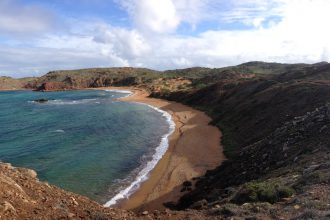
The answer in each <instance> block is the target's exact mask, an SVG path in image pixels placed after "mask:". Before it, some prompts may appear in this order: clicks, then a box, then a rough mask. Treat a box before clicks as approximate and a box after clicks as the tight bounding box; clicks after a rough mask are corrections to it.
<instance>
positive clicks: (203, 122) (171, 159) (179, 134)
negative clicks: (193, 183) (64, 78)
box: [95, 87, 225, 211]
mask: <svg viewBox="0 0 330 220" xmlns="http://www.w3.org/2000/svg"><path fill="white" fill-rule="evenodd" d="M95 89H97V90H113V91H116V90H117V91H122V90H124V91H125V90H126V91H131V92H132V94H131V95H129V96H126V97H123V98H120V101H127V102H138V103H144V104H147V105H150V106H153V107H156V108H159V109H160V110H163V111H166V112H168V113H169V114H170V115H171V116H172V120H173V121H174V123H175V130H174V132H173V133H172V134H171V135H170V136H169V140H168V143H169V146H168V149H167V151H166V152H165V154H164V155H163V157H162V158H161V159H160V160H159V161H158V163H157V164H156V166H155V167H154V169H153V170H151V172H150V173H149V176H148V179H147V180H145V181H144V182H142V183H141V185H140V187H139V189H137V191H135V192H134V193H133V194H132V195H130V197H129V198H128V199H123V200H120V201H119V202H118V203H117V204H115V205H114V206H112V207H117V208H122V209H128V210H135V211H145V210H148V211H152V210H155V209H158V210H163V209H165V206H164V205H163V204H164V203H166V202H176V201H177V200H178V199H179V198H180V197H181V196H182V195H184V193H185V192H181V190H182V183H183V182H184V181H189V180H191V179H193V178H195V177H199V176H202V175H204V174H205V172H206V171H207V170H211V169H214V168H216V167H217V166H219V165H220V164H221V163H222V161H224V160H225V156H224V154H223V147H222V146H221V144H220V143H221V142H220V140H221V136H222V134H221V132H220V130H219V129H218V128H216V127H214V126H211V125H209V122H210V121H211V118H210V117H208V116H207V115H206V114H205V113H203V112H201V111H198V110H195V109H193V108H191V107H188V106H186V105H183V104H180V103H176V102H170V101H166V100H162V99H156V98H150V97H148V96H149V93H148V92H147V91H145V90H144V89H140V88H135V87H102V88H95Z"/></svg>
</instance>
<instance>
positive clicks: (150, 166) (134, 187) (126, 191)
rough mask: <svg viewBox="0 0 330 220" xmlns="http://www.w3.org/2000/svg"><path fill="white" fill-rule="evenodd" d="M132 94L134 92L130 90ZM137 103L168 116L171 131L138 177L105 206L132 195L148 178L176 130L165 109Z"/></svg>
mask: <svg viewBox="0 0 330 220" xmlns="http://www.w3.org/2000/svg"><path fill="white" fill-rule="evenodd" d="M130 93H131V95H132V94H133V93H132V92H130ZM134 103H136V104H141V105H147V106H148V107H150V108H152V109H154V110H156V111H158V112H160V113H162V116H163V117H166V121H167V123H168V124H169V132H168V133H167V134H165V135H163V137H162V139H161V142H160V144H159V145H158V147H157V148H156V152H155V154H154V155H152V159H151V161H149V162H148V163H147V164H146V166H145V167H144V168H143V169H142V170H141V171H140V172H139V173H138V175H137V177H136V178H135V180H134V181H133V182H132V183H131V184H130V185H129V186H128V187H127V188H125V189H123V190H121V191H120V192H119V193H118V194H117V195H115V196H114V197H113V198H112V199H110V200H109V201H108V202H107V203H105V204H104V206H105V207H110V206H112V205H114V204H116V203H117V201H118V200H121V199H125V198H126V199H127V198H128V197H129V196H130V195H132V194H133V193H134V192H135V191H136V190H137V189H138V188H139V187H140V185H141V183H143V182H144V181H146V180H147V179H148V176H149V173H150V172H151V171H152V170H153V169H154V168H155V166H156V165H157V163H158V161H159V160H160V159H161V158H162V157H163V156H164V154H165V153H166V151H167V149H168V147H169V136H170V135H171V134H172V133H173V132H174V130H175V123H174V121H173V120H172V116H171V115H170V114H169V113H168V112H166V111H163V110H161V109H159V108H156V107H154V106H152V105H148V104H145V103H140V102H134Z"/></svg>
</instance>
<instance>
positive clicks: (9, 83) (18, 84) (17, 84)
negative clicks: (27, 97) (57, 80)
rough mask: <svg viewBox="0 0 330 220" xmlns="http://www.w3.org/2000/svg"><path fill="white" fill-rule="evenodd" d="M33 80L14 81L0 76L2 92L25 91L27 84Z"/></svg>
mask: <svg viewBox="0 0 330 220" xmlns="http://www.w3.org/2000/svg"><path fill="white" fill-rule="evenodd" d="M32 79H33V78H22V79H14V78H11V77H6V76H0V90H16V89H24V87H25V85H26V84H27V82H29V81H30V80H32Z"/></svg>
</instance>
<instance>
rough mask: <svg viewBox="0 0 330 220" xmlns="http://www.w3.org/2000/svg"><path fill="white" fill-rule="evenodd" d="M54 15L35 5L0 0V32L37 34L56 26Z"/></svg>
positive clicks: (13, 0) (12, 0)
mask: <svg viewBox="0 0 330 220" xmlns="http://www.w3.org/2000/svg"><path fill="white" fill-rule="evenodd" d="M55 23H56V22H55V18H54V15H53V14H52V13H51V12H50V11H48V10H45V9H43V8H40V7H37V6H23V5H21V4H19V3H18V2H17V1H16V0H1V1H0V34H11V35H13V34H14V35H21V34H39V33H40V32H44V31H49V30H51V28H54V26H56V24H55Z"/></svg>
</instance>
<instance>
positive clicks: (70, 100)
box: [0, 90, 173, 205]
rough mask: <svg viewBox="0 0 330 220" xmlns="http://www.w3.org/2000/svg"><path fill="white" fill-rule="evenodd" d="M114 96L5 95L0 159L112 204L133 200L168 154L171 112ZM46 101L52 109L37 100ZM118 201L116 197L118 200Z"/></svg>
mask: <svg viewBox="0 0 330 220" xmlns="http://www.w3.org/2000/svg"><path fill="white" fill-rule="evenodd" d="M126 95H128V94H127V93H123V92H116V91H101V90H100V91H99V90H84V91H65V92H47V93H42V92H32V91H10V92H0V160H1V161H3V162H9V163H12V164H13V165H14V166H19V167H27V168H32V169H34V170H36V171H37V173H38V177H39V179H41V180H43V181H47V182H49V183H50V184H54V185H56V186H59V187H62V188H64V189H66V190H69V191H72V192H76V193H79V194H82V195H85V196H88V197H90V198H92V199H94V200H96V201H98V202H101V203H105V202H107V201H109V200H111V199H112V200H111V201H110V202H108V205H111V204H114V203H115V202H116V200H117V199H120V198H122V197H125V196H127V195H129V194H131V193H132V192H133V191H134V190H135V189H136V188H137V187H138V186H139V183H140V182H141V181H143V180H145V179H146V176H147V173H148V172H149V171H150V170H151V169H152V168H153V167H154V166H155V164H156V163H157V161H158V160H159V159H160V158H161V156H162V154H163V153H164V152H165V151H166V148H167V139H166V138H167V136H168V135H169V133H170V132H171V131H172V130H173V123H172V122H171V121H170V119H169V117H170V116H169V115H168V114H167V113H164V112H161V111H159V110H157V109H154V108H152V107H150V106H147V105H144V104H140V103H130V102H121V101H117V100H116V99H117V98H120V97H123V96H126ZM40 98H45V99H48V100H50V101H49V102H47V103H36V102H34V101H33V100H36V99H40ZM114 197H115V198H114Z"/></svg>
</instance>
